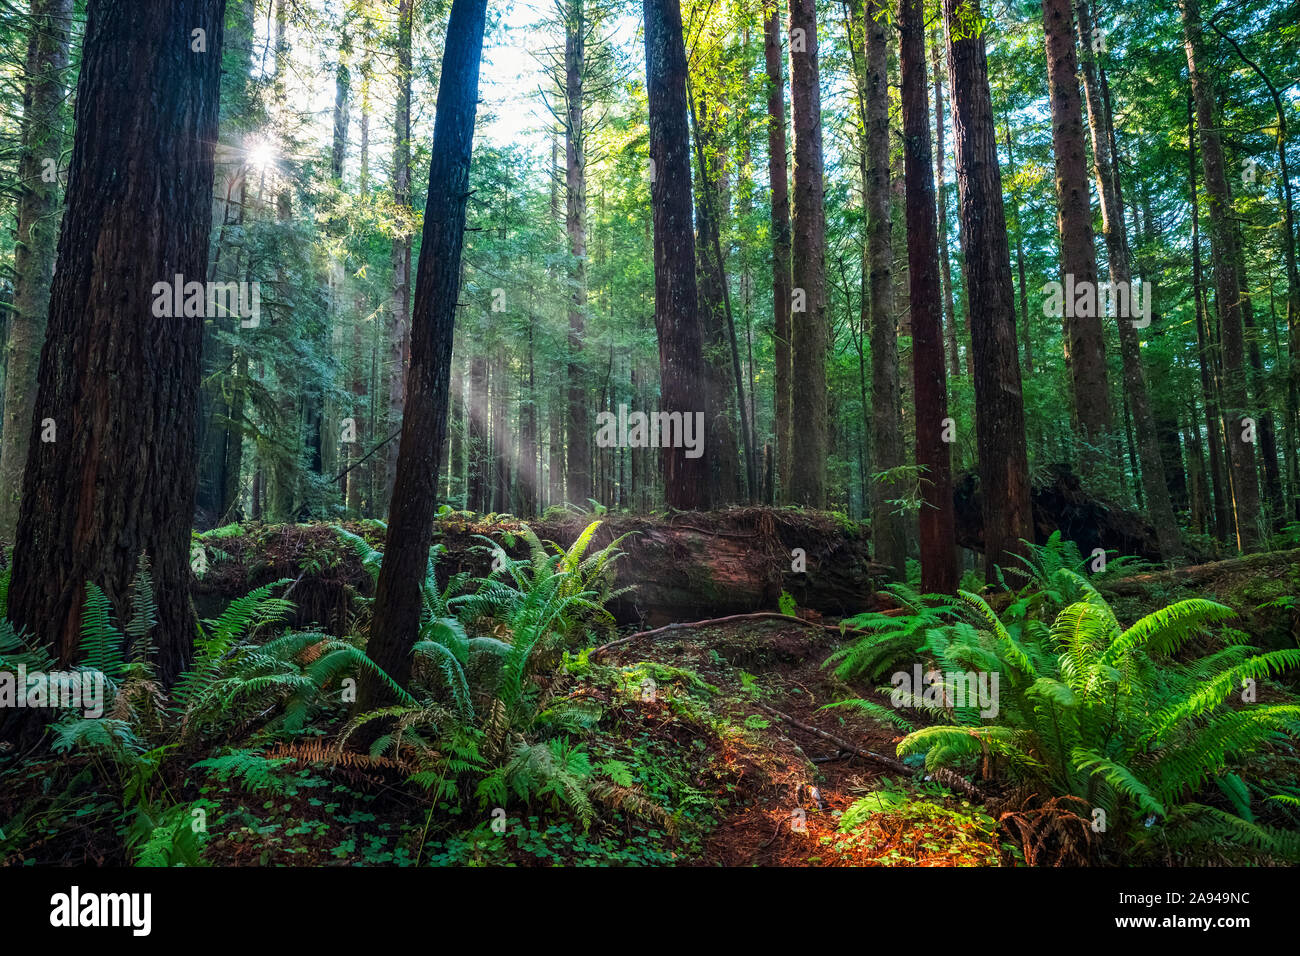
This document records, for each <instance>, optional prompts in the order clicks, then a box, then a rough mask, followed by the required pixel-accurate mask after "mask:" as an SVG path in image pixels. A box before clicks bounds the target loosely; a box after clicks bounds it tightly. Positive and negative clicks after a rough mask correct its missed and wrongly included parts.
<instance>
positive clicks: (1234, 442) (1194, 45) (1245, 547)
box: [1178, 0, 1259, 551]
mask: <svg viewBox="0 0 1300 956" xmlns="http://www.w3.org/2000/svg"><path fill="white" fill-rule="evenodd" d="M1178 6H1179V9H1180V10H1181V11H1182V16H1183V36H1184V43H1183V48H1184V49H1185V50H1186V52H1187V72H1188V76H1189V78H1190V80H1191V87H1192V98H1193V100H1194V101H1195V103H1196V125H1197V132H1198V134H1199V139H1200V146H1201V167H1202V170H1203V172H1204V173H1205V195H1206V201H1207V205H1208V206H1209V211H1210V243H1211V247H1210V254H1211V261H1212V262H1213V265H1214V285H1215V299H1216V301H1217V303H1218V308H1219V321H1220V335H1221V337H1222V346H1223V399H1224V402H1225V404H1226V406H1227V407H1226V408H1225V409H1224V414H1225V417H1226V418H1227V442H1228V465H1229V468H1230V471H1231V477H1232V504H1233V511H1234V515H1235V517H1236V525H1237V547H1238V548H1239V549H1240V550H1242V551H1251V550H1253V549H1254V548H1255V546H1256V545H1257V544H1258V543H1259V481H1258V479H1257V477H1256V475H1255V446H1254V444H1253V443H1252V442H1251V441H1248V440H1246V438H1247V437H1248V436H1249V429H1248V427H1247V423H1246V421H1245V419H1248V418H1251V417H1252V416H1251V411H1250V408H1249V407H1248V403H1249V399H1248V397H1247V393H1246V377H1245V368H1244V366H1245V347H1246V346H1245V332H1244V327H1243V325H1244V323H1243V320H1242V313H1241V293H1242V289H1243V288H1244V283H1243V282H1242V276H1241V275H1240V274H1239V272H1238V270H1237V263H1238V261H1239V256H1238V252H1237V239H1236V231H1235V229H1234V228H1233V224H1232V221H1231V217H1232V195H1231V193H1230V192H1229V191H1228V179H1227V175H1226V172H1225V170H1224V160H1223V143H1222V140H1221V138H1220V135H1219V126H1218V119H1217V117H1216V116H1215V96H1214V83H1213V81H1212V80H1211V78H1210V77H1209V75H1208V74H1206V72H1205V71H1204V69H1203V68H1202V66H1203V59H1204V47H1203V44H1202V36H1201V14H1200V4H1199V2H1198V0H1179V3H1178Z"/></svg>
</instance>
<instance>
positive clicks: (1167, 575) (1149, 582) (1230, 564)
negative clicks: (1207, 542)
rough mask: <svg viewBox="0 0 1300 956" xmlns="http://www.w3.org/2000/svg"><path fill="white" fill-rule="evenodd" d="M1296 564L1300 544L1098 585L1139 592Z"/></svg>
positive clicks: (1124, 591)
mask: <svg viewBox="0 0 1300 956" xmlns="http://www.w3.org/2000/svg"><path fill="white" fill-rule="evenodd" d="M1279 564H1283V565H1296V564H1300V548H1296V549H1294V550H1292V551H1269V552H1265V553H1263V554H1248V555H1246V556H1245V557H1244V558H1229V559H1228V560H1226V561H1211V562H1210V563H1209V564H1192V565H1188V566H1187V567H1185V568H1173V569H1172V570H1169V571H1152V572H1150V573H1149V574H1135V575H1133V576H1132V577H1128V578H1120V579H1119V580H1118V581H1110V582H1105V581H1103V582H1100V583H1099V584H1098V587H1100V588H1101V589H1102V590H1104V591H1110V592H1112V593H1114V594H1141V593H1142V592H1143V591H1145V590H1146V589H1147V588H1151V587H1156V586H1159V585H1162V584H1182V585H1197V584H1202V583H1204V582H1205V581H1209V580H1212V579H1213V578H1216V577H1218V576H1219V575H1221V574H1234V573H1236V572H1239V571H1255V570H1259V569H1260V568H1271V567H1273V566H1275V565H1279Z"/></svg>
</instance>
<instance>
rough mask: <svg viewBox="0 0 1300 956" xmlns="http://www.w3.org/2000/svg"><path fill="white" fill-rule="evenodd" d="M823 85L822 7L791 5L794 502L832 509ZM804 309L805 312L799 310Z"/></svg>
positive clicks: (803, 2) (808, 0)
mask: <svg viewBox="0 0 1300 956" xmlns="http://www.w3.org/2000/svg"><path fill="white" fill-rule="evenodd" d="M820 84H821V79H820V71H819V69H818V66H817V4H816V2H815V0H790V113H791V116H792V118H793V121H794V215H793V220H792V230H793V242H792V244H791V256H792V260H791V263H792V264H791V268H792V277H791V278H792V282H793V296H794V308H793V314H792V325H793V335H792V347H793V353H792V358H791V377H792V390H791V416H792V418H797V419H798V422H799V427H798V428H794V429H793V431H794V437H793V441H792V443H791V445H792V449H793V453H794V461H793V463H792V473H791V477H790V495H789V498H790V501H792V502H793V503H794V504H799V505H803V506H805V507H808V508H824V507H825V506H826V457H827V453H828V451H829V445H828V444H827V431H828V421H829V413H828V410H827V407H826V353H827V349H828V347H829V339H830V334H829V330H828V328H827V322H826V264H825V261H824V260H825V254H826V210H825V207H824V205H823V202H822V188H823V187H822V166H823V157H822V117H821V85H820ZM800 306H803V308H802V309H801V308H799V307H800Z"/></svg>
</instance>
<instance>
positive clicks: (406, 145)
mask: <svg viewBox="0 0 1300 956" xmlns="http://www.w3.org/2000/svg"><path fill="white" fill-rule="evenodd" d="M411 17H412V0H398V6H397V51H396V52H397V77H396V78H397V107H396V111H395V113H394V116H393V205H394V206H395V207H396V209H397V210H398V216H399V222H398V224H397V232H396V234H395V235H394V236H393V296H392V301H391V305H390V307H389V311H390V313H391V316H392V318H391V321H390V324H389V335H388V426H387V428H386V432H387V434H389V435H391V434H392V433H393V432H395V431H397V430H398V428H400V427H401V421H402V408H403V407H404V405H405V404H406V368H407V362H408V359H409V356H410V350H411V233H410V229H411V228H413V227H412V222H413V221H414V214H413V212H412V210H411ZM397 455H398V445H397V442H395V441H392V442H389V443H388V444H387V446H385V448H384V487H383V501H381V502H380V507H381V508H384V507H388V506H389V502H390V499H391V497H392V490H393V482H394V481H395V480H396V478H397Z"/></svg>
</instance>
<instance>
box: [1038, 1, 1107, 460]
mask: <svg viewBox="0 0 1300 956" xmlns="http://www.w3.org/2000/svg"><path fill="white" fill-rule="evenodd" d="M1043 32H1044V34H1045V35H1046V38H1047V85H1048V92H1049V95H1050V99H1051V106H1052V153H1053V155H1054V156H1055V158H1056V204H1057V215H1056V219H1057V226H1058V229H1059V231H1060V235H1061V282H1062V284H1063V285H1064V286H1065V289H1066V294H1065V301H1064V302H1063V307H1062V318H1063V322H1064V326H1065V357H1066V364H1067V365H1068V366H1069V368H1070V375H1071V381H1072V384H1073V388H1074V414H1075V418H1076V420H1077V422H1078V425H1079V430H1080V432H1081V433H1082V437H1083V439H1084V441H1085V442H1087V443H1089V444H1090V445H1092V446H1094V447H1100V446H1101V444H1102V440H1103V437H1104V436H1105V435H1106V434H1107V433H1108V432H1109V431H1110V428H1111V425H1112V422H1113V419H1112V416H1111V409H1110V386H1109V384H1108V383H1107V380H1106V337H1105V335H1104V334H1103V332H1102V326H1101V316H1100V314H1099V312H1100V309H1099V308H1098V307H1097V303H1098V297H1097V294H1096V293H1097V250H1096V247H1095V245H1094V243H1093V238H1092V208H1091V205H1090V203H1089V195H1088V167H1087V156H1086V154H1085V152H1084V142H1083V112H1082V107H1081V105H1080V102H1079V80H1078V72H1079V63H1078V57H1077V56H1076V54H1075V49H1074V14H1073V12H1072V11H1071V9H1070V0H1043ZM1071 289H1082V290H1084V292H1085V295H1090V296H1091V303H1092V305H1091V307H1088V305H1087V303H1088V299H1086V298H1084V299H1078V300H1076V301H1070V300H1071V296H1070V290H1071ZM1080 459H1081V464H1082V465H1083V467H1084V469H1085V470H1087V469H1088V468H1089V467H1090V463H1091V462H1095V461H1096V460H1097V459H1098V456H1097V455H1096V454H1095V453H1090V452H1088V451H1086V450H1085V451H1084V452H1083V453H1082V454H1081V455H1080Z"/></svg>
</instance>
